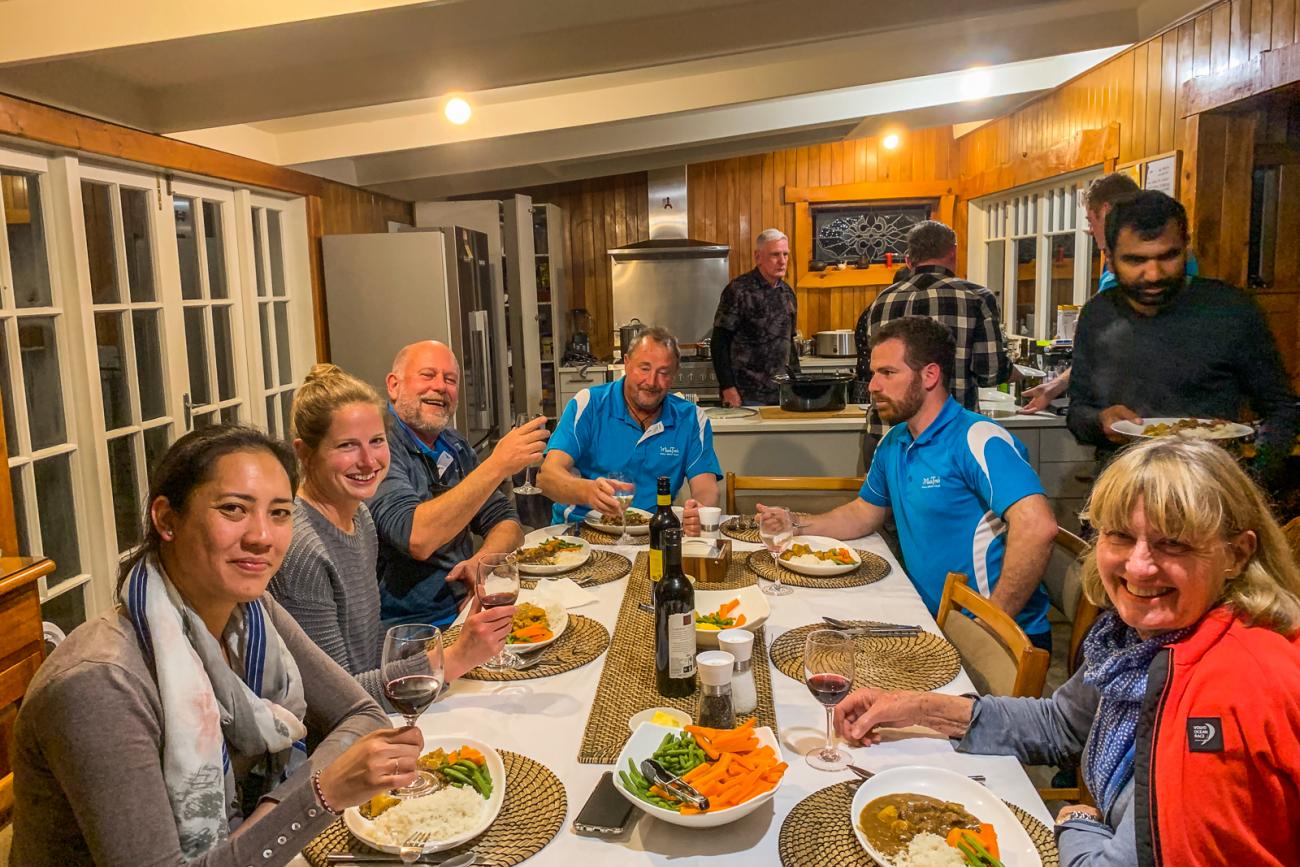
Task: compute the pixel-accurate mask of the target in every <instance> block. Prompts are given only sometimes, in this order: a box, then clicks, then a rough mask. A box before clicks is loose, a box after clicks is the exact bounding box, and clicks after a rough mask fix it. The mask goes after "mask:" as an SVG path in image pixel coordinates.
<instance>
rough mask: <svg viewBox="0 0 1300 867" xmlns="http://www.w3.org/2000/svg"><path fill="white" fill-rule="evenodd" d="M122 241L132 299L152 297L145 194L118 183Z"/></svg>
mask: <svg viewBox="0 0 1300 867" xmlns="http://www.w3.org/2000/svg"><path fill="white" fill-rule="evenodd" d="M120 189H121V191H122V242H123V243H124V244H125V245H126V278H127V282H128V283H129V284H130V287H131V300H132V301H152V300H154V289H153V247H152V246H151V245H150V244H149V195H148V194H147V193H146V192H145V191H144V190H133V189H130V188H128V187H121V188H120Z"/></svg>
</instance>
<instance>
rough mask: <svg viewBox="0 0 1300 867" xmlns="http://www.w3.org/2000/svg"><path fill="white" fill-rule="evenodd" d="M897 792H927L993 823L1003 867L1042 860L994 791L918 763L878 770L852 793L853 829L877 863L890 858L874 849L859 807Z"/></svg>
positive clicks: (1034, 866) (1027, 866)
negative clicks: (863, 828) (863, 823)
mask: <svg viewBox="0 0 1300 867" xmlns="http://www.w3.org/2000/svg"><path fill="white" fill-rule="evenodd" d="M900 794H911V795H927V796H929V797H931V798H937V799H939V800H940V801H952V802H954V803H957V804H961V806H962V809H964V810H965V811H966V812H967V813H970V814H971V815H972V816H974V817H975V818H976V819H979V820H980V821H981V822H988V823H989V824H991V825H992V826H993V831H994V833H996V834H997V835H998V853H999V854H998V858H999V860H1000V861H1002V863H1003V864H1005V865H1006V867H1042V863H1043V861H1042V859H1041V858H1039V857H1038V850H1037V849H1035V848H1034V843H1033V841H1032V840H1030V839H1029V833H1028V832H1027V831H1026V830H1025V828H1024V826H1023V825H1021V824H1020V822H1018V821H1017V820H1016V817H1015V816H1014V815H1012V813H1011V811H1010V810H1009V809H1007V805H1006V804H1004V803H1002V801H1001V799H999V798H998V796H997V795H995V794H993V793H992V792H991V791H989V790H988V789H986V788H985V787H984V786H982V785H980V784H979V783H977V782H975V781H974V780H972V779H970V778H969V777H965V776H963V775H962V774H958V773H956V772H955V771H949V770H945V769H943V768H930V767H924V766H919V765H909V766H906V767H901V768H890V769H889V770H887V771H881V772H879V773H878V774H876V775H875V776H873V777H872V778H871V779H869V780H866V781H864V782H863V783H862V785H860V786H858V791H857V793H856V794H854V796H853V805H852V806H851V807H850V808H849V810H850V812H849V821H851V822H852V823H853V833H854V834H855V835H856V836H857V838H858V843H860V844H861V845H862V848H863V849H865V850H866V852H867V854H868V855H870V856H871V857H872V858H874V859H875V860H876V861H877V862H879V863H880V864H886V865H889V864H893V861H892V860H891V859H890V858H889V857H888V856H886V855H884V854H883V853H881V852H880V851H879V850H877V849H876V847H875V846H873V845H872V844H871V841H870V840H868V839H867V835H866V834H864V833H863V831H862V818H861V817H862V810H863V809H864V808H865V807H866V806H867V805H868V804H870V803H871V802H872V801H874V800H875V799H876V798H880V797H884V796H885V795H900ZM939 836H943V835H942V834H940V835H939Z"/></svg>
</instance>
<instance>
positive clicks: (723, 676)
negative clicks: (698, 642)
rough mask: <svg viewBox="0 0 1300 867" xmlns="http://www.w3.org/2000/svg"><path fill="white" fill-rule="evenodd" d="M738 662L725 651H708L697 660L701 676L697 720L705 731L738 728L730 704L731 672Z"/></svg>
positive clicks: (696, 664)
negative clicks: (707, 729)
mask: <svg viewBox="0 0 1300 867" xmlns="http://www.w3.org/2000/svg"><path fill="white" fill-rule="evenodd" d="M735 664H736V658H735V657H734V656H732V655H731V654H730V653H727V652H726V651H722V650H706V651H705V652H704V653H701V654H699V655H698V656H696V657H695V670H696V671H697V672H699V675H700V709H699V712H698V713H697V714H696V715H695V719H696V720H697V721H698V723H699V724H700V725H701V726H703V727H704V728H710V729H730V728H735V727H736V711H735V708H734V707H732V704H731V670H732V668H733V667H734V666H735Z"/></svg>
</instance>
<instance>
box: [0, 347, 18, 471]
mask: <svg viewBox="0 0 1300 867" xmlns="http://www.w3.org/2000/svg"><path fill="white" fill-rule="evenodd" d="M8 334H9V329H8V328H7V326H6V324H5V323H4V322H0V401H3V410H4V414H5V445H6V448H7V450H8V452H9V457H13V456H14V455H16V454H18V426H17V423H16V422H15V421H14V397H13V394H14V385H13V383H14V378H13V374H12V373H11V372H10V370H9V346H8V343H9V341H8V339H7V335H8Z"/></svg>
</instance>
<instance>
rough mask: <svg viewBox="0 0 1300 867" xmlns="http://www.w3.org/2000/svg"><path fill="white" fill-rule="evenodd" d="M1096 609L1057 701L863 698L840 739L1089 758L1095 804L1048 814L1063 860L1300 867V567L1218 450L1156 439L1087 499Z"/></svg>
mask: <svg viewBox="0 0 1300 867" xmlns="http://www.w3.org/2000/svg"><path fill="white" fill-rule="evenodd" d="M1088 517H1089V519H1090V521H1091V522H1092V524H1093V526H1095V527H1096V528H1097V531H1098V536H1097V543H1096V545H1095V547H1094V548H1093V549H1092V550H1091V551H1090V552H1089V553H1088V555H1087V558H1086V559H1085V561H1084V588H1085V592H1086V593H1087V594H1088V597H1089V598H1090V599H1092V600H1093V601H1094V602H1097V603H1098V604H1100V605H1102V606H1103V607H1105V608H1106V609H1107V610H1106V611H1104V612H1103V613H1102V614H1101V616H1100V617H1099V618H1098V620H1097V623H1096V625H1095V626H1094V627H1093V629H1092V630H1091V631H1090V632H1089V634H1088V636H1087V638H1086V639H1085V640H1084V659H1085V662H1084V665H1083V666H1082V667H1081V668H1080V669H1079V671H1078V672H1077V673H1076V674H1075V676H1074V677H1072V678H1071V679H1070V680H1069V681H1068V682H1067V683H1066V684H1064V685H1063V686H1062V687H1061V688H1060V689H1058V690H1057V691H1056V692H1055V693H1053V695H1052V697H1051V698H1050V699H1032V698H995V697H983V698H977V699H970V698H962V697H959V696H940V695H933V694H929V693H905V692H881V691H878V690H869V689H867V690H859V691H858V692H856V693H854V694H853V695H851V696H850V697H849V698H847V699H846V700H845V701H844V702H842V703H841V704H840V706H839V708H838V709H837V711H836V717H837V720H836V721H837V724H838V726H839V729H840V731H841V733H842V734H844V735H845V736H846V737H848V738H850V739H851V740H854V741H868V742H870V741H872V740H874V739H875V737H876V735H875V734H874V732H875V730H876V729H877V728H878V727H882V726H888V727H895V726H899V725H911V724H917V723H920V724H924V725H928V726H930V727H931V728H935V729H938V730H940V731H942V732H944V733H945V734H948V735H949V736H950V737H953V738H960V739H961V740H960V743H959V744H958V749H960V750H964V751H967V752H978V753H1008V754H1011V755H1015V756H1017V757H1018V758H1019V759H1020V760H1021V761H1024V762H1027V763H1036V764H1060V763H1065V762H1073V761H1079V760H1080V759H1081V760H1082V770H1083V778H1084V781H1085V782H1086V783H1087V785H1088V789H1089V791H1091V792H1092V794H1093V796H1094V797H1095V798H1096V801H1097V805H1098V806H1097V807H1088V806H1068V807H1065V808H1064V809H1063V810H1062V811H1061V813H1060V815H1058V817H1057V826H1056V836H1057V843H1058V845H1059V847H1060V851H1061V864H1062V867H1082V865H1090V867H1094V865H1095V867H1101V865H1106V867H1121V865H1122V867H1128V865H1147V864H1151V865H1168V867H1182V865H1193V864H1196V865H1199V864H1250V865H1256V867H1265V865H1268V867H1285V865H1295V864H1300V830H1298V829H1300V638H1298V637H1297V632H1300V570H1297V567H1296V562H1295V559H1294V558H1293V556H1292V554H1291V551H1290V549H1289V548H1288V547H1287V545H1286V541H1285V539H1284V538H1283V536H1282V532H1281V530H1280V529H1279V528H1278V526H1277V522H1276V521H1275V520H1274V519H1273V517H1272V516H1271V515H1270V514H1269V511H1268V506H1267V505H1266V503H1265V501H1264V498H1263V495H1262V494H1261V493H1260V491H1259V489H1258V488H1257V487H1256V486H1255V484H1254V483H1253V482H1252V481H1251V480H1250V479H1249V478H1248V477H1247V476H1246V474H1245V473H1244V472H1242V470H1241V468H1240V467H1238V466H1237V464H1236V463H1235V462H1234V461H1233V459H1232V458H1231V457H1230V456H1229V455H1228V454H1227V453H1226V452H1225V451H1223V450H1222V449H1220V448H1218V447H1216V446H1214V445H1211V444H1209V443H1206V442H1197V441H1190V440H1180V439H1177V438H1169V439H1164V440H1152V441H1150V442H1146V443H1143V444H1141V445H1138V446H1134V447H1132V448H1130V449H1129V450H1127V451H1126V452H1123V453H1121V455H1120V456H1119V457H1117V458H1116V460H1115V461H1114V462H1113V463H1111V465H1110V466H1109V467H1108V468H1107V469H1106V470H1105V472H1103V473H1102V475H1101V477H1100V478H1099V479H1098V480H1097V484H1096V486H1095V487H1094V489H1093V492H1092V497H1091V499H1090V501H1089V506H1088Z"/></svg>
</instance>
